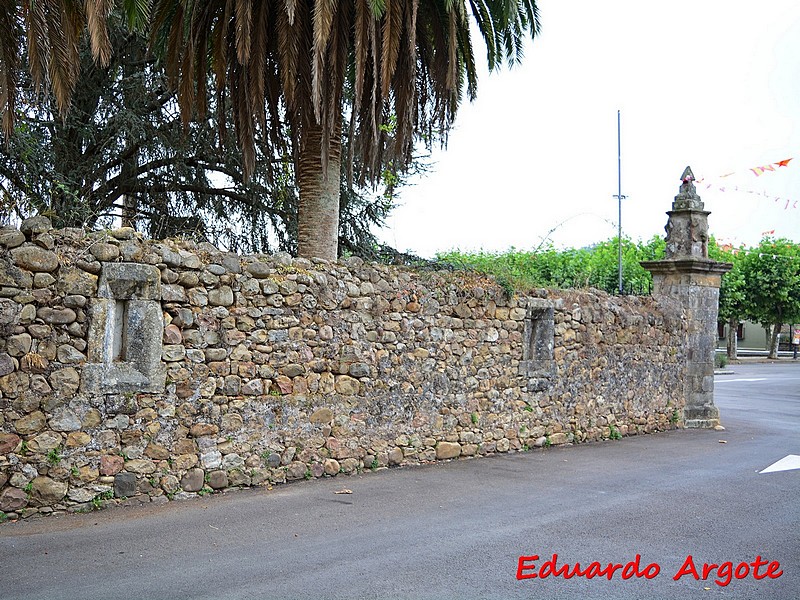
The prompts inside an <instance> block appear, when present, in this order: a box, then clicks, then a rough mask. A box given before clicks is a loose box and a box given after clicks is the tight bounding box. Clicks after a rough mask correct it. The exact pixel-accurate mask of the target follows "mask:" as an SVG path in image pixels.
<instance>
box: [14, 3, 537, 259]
mask: <svg viewBox="0 0 800 600" xmlns="http://www.w3.org/2000/svg"><path fill="white" fill-rule="evenodd" d="M0 1H1V0H0ZM153 15H154V16H153V18H154V22H153V30H152V31H153V42H154V47H155V48H156V49H158V50H159V51H160V53H161V54H162V56H163V58H164V60H165V64H166V68H167V73H168V75H169V76H170V78H171V80H172V82H173V85H175V86H176V88H177V90H178V98H179V104H180V107H181V112H182V115H183V118H184V120H185V121H186V122H187V123H188V122H189V121H190V120H191V119H192V118H195V117H196V118H203V117H204V115H205V111H206V108H207V96H208V94H209V90H207V86H206V81H207V79H206V74H207V72H208V71H209V70H212V71H213V73H214V75H215V83H216V86H215V87H216V89H215V90H214V91H213V92H214V93H215V94H217V96H218V100H219V102H220V103H222V102H225V101H229V102H230V103H231V106H232V108H233V114H234V126H235V129H236V132H237V136H238V139H239V142H240V144H241V148H242V153H243V164H244V168H245V171H246V173H249V172H251V171H252V169H253V166H254V160H255V159H254V157H255V151H254V148H255V144H256V143H266V144H270V145H272V146H273V147H274V148H275V149H276V150H281V149H285V150H286V151H287V152H291V154H292V156H293V159H294V161H295V165H296V173H297V179H298V181H297V183H298V187H299V190H300V205H299V215H298V253H299V255H300V256H305V257H318V258H323V259H327V260H335V259H336V257H337V247H338V218H339V176H340V173H341V169H342V166H343V162H344V163H345V165H346V166H348V168H350V167H351V166H352V164H353V162H354V161H355V160H356V157H358V159H359V161H360V167H361V168H360V173H361V178H362V179H364V180H367V181H376V180H377V179H379V178H380V176H381V172H382V167H383V165H385V164H387V163H388V162H389V161H393V162H394V164H399V165H403V164H407V162H408V161H409V160H410V158H411V152H412V149H413V146H414V143H415V140H417V139H420V138H423V139H426V140H428V141H430V140H431V139H434V138H438V139H442V140H443V141H444V140H446V132H447V130H448V128H449V127H450V125H451V124H452V122H453V119H454V117H455V113H456V110H457V108H458V106H459V103H460V102H461V100H462V98H463V95H464V92H465V91H466V94H467V97H468V98H469V99H472V98H474V96H475V92H476V85H477V75H476V68H475V54H474V51H473V45H472V36H471V32H470V22H471V21H472V22H474V24H475V25H476V26H477V30H478V32H479V33H480V36H481V37H482V38H483V40H484V42H485V44H486V48H487V60H488V64H489V67H490V69H494V68H496V67H498V66H500V65H501V64H502V63H504V62H507V63H509V64H511V63H514V62H515V61H517V60H518V59H520V58H521V56H522V46H523V43H524V39H525V37H526V35H530V36H531V37H534V36H535V35H537V34H538V31H539V18H538V12H537V7H536V2H535V0H468V1H466V0H341V1H338V0H317V1H315V2H310V1H302V0H154V13H153ZM220 105H222V104H220ZM222 126H223V127H224V123H223V124H222ZM287 129H288V135H284V134H285V133H286V132H287ZM343 135H346V136H348V142H349V144H348V147H349V148H350V153H349V155H348V156H347V157H343V156H342V139H343Z"/></svg>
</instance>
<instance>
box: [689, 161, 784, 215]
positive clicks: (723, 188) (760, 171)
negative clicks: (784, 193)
mask: <svg viewBox="0 0 800 600" xmlns="http://www.w3.org/2000/svg"><path fill="white" fill-rule="evenodd" d="M794 159H795V157H790V158H785V159H783V160H779V161H776V162H773V163H769V164H766V165H761V166H758V167H750V168H749V169H746V170H745V171H743V172H744V173H748V172H749V173H752V174H753V175H754V176H755V177H761V176H762V175H764V174H765V173H770V172H775V171H777V170H778V169H780V168H781V167H788V166H789V163H790V162H791V161H793V160H794ZM795 164H797V163H795ZM739 173H742V171H732V172H730V173H725V174H724V175H719V176H718V177H717V179H720V180H722V179H725V178H727V177H731V176H733V175H738V174H739ZM697 183H698V184H701V183H704V179H700V180H698V181H697ZM724 183H725V182H724V181H722V182H720V183H718V184H713V183H705V188H706V189H707V190H710V189H712V188H713V189H715V190H717V191H720V192H728V191H734V192H743V193H745V194H753V195H756V196H763V197H764V198H767V199H769V200H773V201H774V202H775V203H777V204H778V205H783V208H784V210H789V209H790V208H793V209H794V208H800V200H797V199H793V198H783V197H781V196H774V195H770V194H768V193H767V192H766V191H756V190H752V189H745V188H743V187H741V186H739V185H724Z"/></svg>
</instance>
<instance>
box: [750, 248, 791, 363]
mask: <svg viewBox="0 0 800 600" xmlns="http://www.w3.org/2000/svg"><path fill="white" fill-rule="evenodd" d="M741 270H742V277H743V279H744V287H745V298H746V309H745V310H746V314H747V316H748V317H749V318H750V319H752V320H754V321H756V322H758V323H761V324H762V325H763V326H764V327H767V328H770V327H771V329H772V333H771V336H770V350H769V358H772V359H776V358H778V334H779V333H780V331H781V328H782V327H783V325H784V324H785V323H793V322H798V321H800V245H798V244H796V243H794V242H791V241H789V240H787V239H782V238H781V239H772V238H764V239H763V240H761V243H760V244H759V245H758V247H757V248H754V249H752V250H751V251H749V252H747V254H746V255H745V257H744V258H743V259H742V261H741Z"/></svg>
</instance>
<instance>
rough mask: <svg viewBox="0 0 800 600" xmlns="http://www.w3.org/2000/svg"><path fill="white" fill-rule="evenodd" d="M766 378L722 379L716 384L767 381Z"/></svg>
mask: <svg viewBox="0 0 800 600" xmlns="http://www.w3.org/2000/svg"><path fill="white" fill-rule="evenodd" d="M766 380H767V378H766V377H752V378H746V377H745V378H741V379H720V380H719V381H715V382H714V383H731V382H732V381H766Z"/></svg>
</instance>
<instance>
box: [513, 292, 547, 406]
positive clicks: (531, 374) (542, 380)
mask: <svg viewBox="0 0 800 600" xmlns="http://www.w3.org/2000/svg"><path fill="white" fill-rule="evenodd" d="M554 313H555V311H554V309H553V303H552V302H551V301H549V300H543V299H540V298H531V299H529V301H528V309H527V314H526V315H525V322H524V329H523V333H522V336H523V337H522V339H523V345H522V360H521V361H520V364H519V374H520V375H522V376H524V377H527V378H528V390H529V391H541V390H543V389H545V388H547V387H548V386H549V385H550V380H551V379H552V378H553V376H554V375H555V361H554V359H553V346H554V340H555V325H554Z"/></svg>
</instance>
